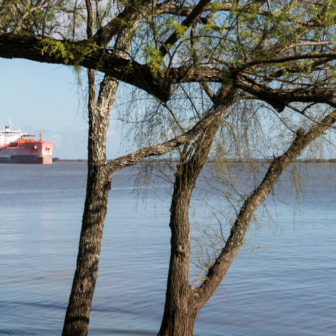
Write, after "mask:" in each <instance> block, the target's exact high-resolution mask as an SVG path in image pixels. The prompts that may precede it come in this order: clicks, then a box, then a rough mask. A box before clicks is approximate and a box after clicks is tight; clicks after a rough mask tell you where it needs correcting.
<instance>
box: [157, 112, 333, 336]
mask: <svg viewBox="0 0 336 336" xmlns="http://www.w3.org/2000/svg"><path fill="white" fill-rule="evenodd" d="M335 121H336V111H334V112H333V113H331V114H330V115H329V116H327V117H326V118H324V119H323V120H322V121H321V123H320V124H319V125H315V126H313V127H312V128H311V129H310V130H309V132H307V133H306V134H305V133H304V130H302V129H300V130H299V131H298V132H297V136H296V138H295V140H294V141H293V143H292V144H291V146H290V147H289V148H288V149H287V151H286V152H285V153H284V154H283V155H281V156H279V157H277V158H275V159H274V160H273V162H272V163H271V164H270V166H269V169H268V171H267V173H266V175H265V177H264V179H263V181H262V182H261V183H260V185H259V186H258V187H257V188H256V189H255V191H254V192H253V193H252V194H251V195H250V196H249V197H248V198H247V199H246V200H245V202H244V204H243V206H242V207H241V209H240V212H239V214H238V216H237V219H236V222H235V224H234V226H233V227H232V229H231V232H230V236H229V237H228V239H227V243H226V245H225V247H224V248H223V250H222V252H221V253H220V255H219V256H218V257H217V259H216V260H215V262H214V264H213V265H212V266H211V267H210V268H209V270H208V274H207V276H206V278H205V279H204V281H203V283H202V285H201V286H200V287H199V288H195V289H194V288H192V286H190V284H189V281H188V271H189V261H190V228H189V220H188V208H189V201H190V197H191V193H192V190H193V188H194V186H195V182H196V179H197V177H198V175H199V173H200V170H201V168H202V167H203V165H204V163H205V160H206V158H207V156H208V153H209V148H210V145H211V142H212V139H213V137H214V133H215V131H216V130H217V129H218V127H219V125H218V124H217V125H215V124H213V126H214V127H213V129H211V131H210V132H208V133H206V132H205V133H204V134H203V139H202V141H201V142H200V143H199V144H198V145H197V147H196V150H195V153H194V155H193V157H192V158H191V159H190V160H189V161H188V162H186V163H184V164H182V165H180V166H179V167H178V171H177V174H176V178H175V185H174V193H173V199H172V206H171V220H170V228H171V232H172V238H171V257H170V264H169V274H168V284H167V292H166V303H165V308H164V315H163V319H162V324H161V328H160V331H159V334H158V336H192V335H193V329H194V323H195V320H196V317H197V314H198V312H199V311H200V309H201V308H202V307H203V306H204V304H205V303H206V302H207V301H208V300H209V299H210V297H211V296H212V295H213V293H214V292H215V290H216V289H217V288H218V286H219V285H220V283H221V281H222V280H223V278H224V276H225V274H226V272H227V270H228V269H229V267H230V265H231V263H232V261H233V260H234V258H235V256H236V255H237V253H238V252H239V250H240V248H241V246H242V245H243V242H244V236H245V233H246V231H247V229H248V226H249V224H250V221H251V219H252V217H253V215H254V213H255V211H256V210H257V209H258V207H259V206H260V205H261V204H262V203H263V202H264V201H265V200H266V198H267V196H268V195H269V193H270V192H271V191H272V189H273V188H274V186H275V184H276V182H277V180H278V178H279V177H280V175H281V174H282V172H283V171H284V169H285V168H286V167H288V165H289V164H290V163H292V162H293V161H294V160H295V159H296V158H297V157H298V156H300V155H301V153H302V151H303V149H304V148H306V147H307V146H308V145H309V144H310V143H311V142H312V141H314V140H315V139H316V138H317V137H318V136H320V135H321V134H323V133H324V132H325V131H326V130H327V129H328V128H329V127H330V126H331V125H332V124H333V123H334V122H335ZM213 132H214V133H213ZM202 142H203V144H204V145H203V146H201V145H200V144H201V143H202Z"/></svg>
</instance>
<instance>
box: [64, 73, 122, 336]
mask: <svg viewBox="0 0 336 336" xmlns="http://www.w3.org/2000/svg"><path fill="white" fill-rule="evenodd" d="M88 77H89V82H90V85H89V86H90V92H89V96H90V98H89V100H90V103H89V135H88V176H87V188H86V198H85V207H84V214H83V219H82V230H81V234H80V241H79V249H78V257H77V267H76V271H75V276H74V280H73V284H72V289H71V295H70V299H69V305H68V308H67V312H66V316H65V321H64V327H63V332H62V336H70V335H71V336H77V335H78V336H86V335H87V333H88V326H89V317H90V311H91V304H92V299H93V294H94V290H95V286H96V279H97V276H98V265H99V257H100V249H101V239H102V236H103V229H104V222H105V217H106V211H107V201H108V192H109V190H110V186H111V179H110V178H109V179H105V180H104V181H103V182H102V181H101V180H100V179H99V178H97V177H98V176H99V170H100V168H101V167H102V166H103V165H105V163H106V133H107V129H108V125H109V117H110V113H111V107H112V105H113V102H114V99H115V96H116V88H117V82H116V81H114V80H113V79H111V78H108V77H105V78H104V80H103V83H102V85H101V90H100V94H99V100H98V102H97V101H96V99H95V90H94V73H93V70H89V71H88ZM104 103H105V104H104Z"/></svg>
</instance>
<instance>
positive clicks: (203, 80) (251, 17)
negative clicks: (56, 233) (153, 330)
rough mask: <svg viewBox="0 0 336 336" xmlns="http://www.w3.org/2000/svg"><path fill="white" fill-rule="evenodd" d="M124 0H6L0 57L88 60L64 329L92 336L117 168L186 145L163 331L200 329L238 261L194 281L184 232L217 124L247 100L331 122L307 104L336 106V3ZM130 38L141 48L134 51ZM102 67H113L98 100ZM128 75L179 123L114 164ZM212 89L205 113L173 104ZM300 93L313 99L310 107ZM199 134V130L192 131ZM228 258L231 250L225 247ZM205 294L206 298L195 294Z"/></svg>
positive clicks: (295, 149) (297, 148) (244, 221)
mask: <svg viewBox="0 0 336 336" xmlns="http://www.w3.org/2000/svg"><path fill="white" fill-rule="evenodd" d="M120 4H121V6H119V7H115V8H113V3H112V2H110V1H107V2H106V3H104V4H102V3H99V2H98V1H97V2H95V4H94V5H95V7H94V6H92V3H91V1H88V0H87V1H85V3H84V2H78V1H73V2H65V1H39V0H37V1H15V0H14V1H6V0H4V1H2V2H1V7H0V57H4V58H26V59H30V60H33V61H39V62H46V63H55V64H65V65H71V66H74V67H75V68H76V69H77V70H78V69H79V68H80V67H85V68H88V69H89V70H88V82H89V173H88V182H87V194H86V201H85V210H84V215H83V226H82V232H81V239H80V247H79V254H78V259H77V270H76V274H75V278H74V282H73V287H72V293H71V296H70V302H69V307H68V310H67V315H66V320H65V326H64V330H63V335H70V334H71V335H86V334H87V331H88V323H89V315H90V307H91V302H92V297H93V293H94V287H95V282H96V277H97V274H98V263H99V254H100V245H101V237H102V232H103V223H104V219H105V214H106V207H107V196H108V190H109V188H110V183H111V178H112V174H113V173H114V172H115V171H116V170H118V169H120V168H122V167H125V166H127V165H132V164H136V163H137V162H139V161H140V160H142V159H143V158H146V157H149V156H154V155H164V154H166V153H168V152H169V151H171V150H174V149H175V148H177V147H182V151H181V156H180V159H181V164H180V165H179V167H178V171H177V175H176V181H175V189H174V195H173V200H172V217H171V228H172V234H173V239H172V242H173V243H172V251H171V265H170V273H169V278H168V289H167V298H166V308H165V315H164V318H163V323H162V327H161V331H160V334H162V335H163V334H164V335H166V334H167V335H169V334H174V333H175V334H191V333H192V326H193V322H194V320H195V318H196V314H197V312H198V310H199V309H200V307H201V306H202V305H203V304H204V302H206V301H207V299H208V298H209V295H211V294H212V293H213V291H214V290H215V288H216V284H217V283H218V281H219V282H220V279H221V277H223V276H224V274H225V272H226V270H225V267H226V269H227V267H228V266H229V261H228V262H227V266H225V267H222V266H218V263H219V264H220V263H222V265H223V263H224V261H223V260H222V259H218V263H217V264H216V263H215V264H214V265H213V266H212V267H211V268H210V269H209V273H208V277H207V279H212V280H215V281H210V280H206V281H205V282H204V283H203V284H202V286H201V287H200V289H198V290H196V289H192V290H191V288H190V287H188V283H187V280H188V277H187V273H186V272H187V269H188V253H189V252H188V251H189V249H188V244H189V241H188V239H190V238H188V237H187V236H185V234H186V233H187V232H188V217H187V214H188V205H189V200H190V196H191V192H192V190H193V187H194V185H195V182H196V179H197V177H198V175H199V173H200V171H201V169H202V167H203V166H204V164H205V162H206V160H207V157H208V154H209V151H210V150H211V145H212V143H213V141H214V139H215V136H216V134H217V131H218V129H219V128H220V127H221V126H222V122H223V120H224V118H225V117H227V113H228V111H230V109H232V108H234V106H235V105H234V104H236V103H237V102H238V101H241V100H256V101H263V102H265V103H266V104H268V106H269V107H272V108H274V109H275V110H276V111H277V112H282V111H283V110H284V109H285V108H286V107H288V108H291V109H293V110H294V111H296V112H298V113H299V114H301V115H303V116H305V117H307V118H310V119H313V120H314V121H316V122H318V124H317V126H321V127H322V128H323V127H329V126H330V125H331V124H332V122H333V119H332V118H333V115H330V116H329V118H331V119H327V120H325V119H324V120H322V121H323V122H322V121H321V122H320V120H315V118H314V116H313V117H311V116H310V113H309V108H311V107H312V105H308V104H328V105H330V106H332V107H335V104H336V101H335V97H336V96H335V93H334V74H333V62H334V58H335V56H336V54H335V52H334V44H333V27H334V18H335V15H334V12H333V7H332V6H333V5H332V4H330V3H324V2H320V3H316V4H312V3H305V2H299V3H298V2H294V1H293V2H291V3H289V4H288V3H282V2H281V1H277V2H273V3H272V5H271V4H270V3H269V2H266V1H259V2H258V1H245V2H243V3H242V4H239V3H235V2H231V3H215V2H211V1H207V0H200V1H198V2H197V3H196V4H194V5H191V4H189V3H186V2H182V3H180V4H176V3H172V2H170V1H164V2H160V3H154V2H151V1H139V2H138V1H125V2H121V3H120ZM94 9H95V10H94ZM113 10H115V11H113ZM137 25H138V26H137ZM85 31H86V34H85V33H84V32H85ZM85 35H86V37H85V38H84V36H85ZM58 36H60V38H59V37H58ZM112 45H113V48H112V47H111V46H112ZM131 46H132V47H133V50H132V51H129V50H130V49H129V48H130V47H131ZM93 70H97V71H100V72H103V73H105V77H104V79H103V81H102V82H101V84H100V92H99V95H98V98H97V97H96V93H95V86H96V85H95V75H94V72H93ZM119 80H120V81H122V82H124V83H127V84H129V85H131V86H132V87H134V88H136V90H137V91H136V93H137V94H141V93H140V91H139V90H142V91H141V92H145V93H146V94H148V95H150V96H151V97H153V98H154V99H155V100H156V101H157V102H158V104H159V105H158V106H163V107H164V109H166V110H167V111H168V112H167V113H168V114H169V118H168V119H167V118H166V116H164V117H163V118H160V114H158V113H156V112H158V109H156V110H155V111H154V112H155V113H154V114H153V115H155V116H156V118H158V119H161V122H163V120H168V121H167V123H166V125H168V126H167V127H168V128H169V129H170V130H171V132H168V134H173V136H172V137H170V138H169V139H167V136H166V135H164V136H157V137H156V136H154V137H153V139H154V140H156V142H154V144H153V142H151V143H150V144H149V145H148V146H145V147H143V148H140V149H138V150H137V151H136V152H134V153H131V154H129V155H127V156H125V157H122V158H118V159H115V160H113V161H112V162H110V163H106V155H105V139H106V131H107V127H108V120H109V114H110V111H111V108H112V106H113V103H114V100H115V97H116V90H117V87H118V81H119ZM187 85H190V87H191V88H192V90H194V91H195V95H194V96H192V95H191V94H187V93H186V92H185V88H186V87H187ZM216 91H217V93H216V94H215V93H214V92H216ZM203 93H206V94H207V95H208V97H209V100H208V108H206V109H202V111H201V112H202V113H201V114H198V115H196V116H188V115H185V116H184V125H183V126H181V120H178V118H176V111H173V110H172V108H171V106H172V104H173V103H174V102H175V100H176V101H177V100H178V99H180V97H183V99H184V101H189V102H190V108H191V109H194V110H195V111H197V110H198V109H199V105H198V102H197V100H198V97H199V95H201V94H203ZM298 103H301V104H303V105H304V107H303V109H302V108H301V109H300V108H299V107H298V105H297V104H298ZM293 104H294V105H293ZM170 105H171V106H170ZM326 118H327V117H326ZM280 119H281V118H280ZM182 121H183V120H182ZM283 121H284V120H283ZM284 122H285V121H284ZM317 126H316V127H317ZM188 129H189V130H188ZM318 130H319V131H315V128H314V129H311V131H314V132H316V134H317V135H320V134H322V133H321V132H320V131H321V129H320V128H319V129H318ZM323 130H325V129H323ZM166 134H167V133H166ZM300 134H301V133H300ZM307 134H311V133H309V132H308V133H306V134H305V135H304V136H303V135H302V136H301V135H300V137H299V136H298V138H297V139H298V140H296V141H294V142H293V144H292V146H290V147H289V149H288V150H287V151H286V152H285V154H284V155H285V156H284V158H283V157H282V156H280V158H281V159H280V158H279V159H278V160H274V162H275V163H274V164H271V166H270V169H271V167H273V166H274V167H275V166H276V165H277V164H279V165H280V168H278V169H275V168H272V169H273V170H271V172H270V174H269V175H267V176H271V182H272V183H273V182H274V181H276V179H277V178H278V175H279V174H281V172H282V171H283V169H284V168H285V167H286V166H288V164H289V163H290V162H292V161H293V160H294V159H295V157H296V156H297V155H299V154H300V153H301V151H302V149H303V147H302V146H301V145H302V143H303V144H305V146H306V145H308V143H310V142H311V141H313V140H314V139H316V137H315V138H314V137H313V136H311V135H309V137H307V138H306V135H307ZM314 134H315V133H314ZM195 137H198V138H197V140H195V141H194V140H193V139H194V138H195ZM153 139H152V140H153ZM300 139H301V140H302V139H306V140H302V141H301V140H300ZM158 140H162V141H158ZM164 140H165V141H164ZM300 144H301V145H300ZM288 151H289V152H288ZM285 158H286V159H285ZM274 169H275V170H274ZM265 178H266V177H265ZM266 180H267V179H266ZM271 182H270V181H269V180H267V181H266V182H265V183H266V184H261V185H260V188H261V189H260V190H259V189H258V190H259V192H262V193H266V194H267V192H268V193H269V191H268V190H269V188H271V189H272V188H273V186H274V184H272V183H271ZM274 183H275V182H274ZM266 185H267V186H268V187H267V186H266ZM256 195H257V196H255V197H252V196H251V198H249V199H247V200H246V202H248V204H247V205H246V207H245V208H246V209H250V207H251V206H252V208H254V207H256V206H259V205H260V204H258V202H257V201H255V199H258V200H259V201H260V200H261V201H262V198H260V197H259V196H258V194H256ZM253 199H254V201H253ZM253 202H254V203H253ZM245 208H244V206H243V208H242V209H243V210H244V209H245ZM247 212H249V215H248V216H247V217H246V216H245V215H244V216H245V217H244V216H243V214H242V217H238V218H237V223H236V225H235V227H241V226H242V233H237V232H238V231H236V230H233V231H232V235H233V238H232V239H231V240H230V238H229V240H230V241H233V242H234V244H233V245H234V246H235V249H234V250H232V248H230V246H228V247H227V248H226V249H225V248H224V250H225V251H228V252H225V253H229V255H230V258H231V257H234V255H235V253H237V251H238V249H239V248H238V247H240V246H241V243H242V239H243V236H244V228H245V231H246V227H247V225H248V222H249V220H250V217H249V216H250V215H251V216H252V215H253V211H250V210H249V211H245V212H244V213H247ZM240 218H241V219H240ZM181 227H183V228H184V231H183V232H182V231H181V230H180V229H179V228H181ZM181 232H182V233H181ZM237 234H238V236H237ZM181 246H182V250H181ZM224 250H223V251H224ZM230 251H231V252H230ZM223 253H224V252H223ZM225 253H224V254H225ZM184 256H185V257H184ZM223 258H224V259H225V258H226V259H227V254H225V256H224V257H223ZM230 258H229V259H230ZM229 259H227V260H229ZM231 261H232V260H231ZM224 264H225V263H224ZM216 265H217V266H216ZM218 269H219V271H218ZM212 274H214V275H212ZM176 279H179V281H178V282H176ZM175 284H177V285H176V286H175ZM217 286H218V284H217ZM181 291H182V292H181ZM202 291H203V293H202ZM181 293H182V294H181ZM201 294H202V295H201ZM196 296H200V297H201V296H202V298H198V299H197V300H196V299H195V297H196ZM196 301H197V302H196ZM181 302H182V303H181ZM178 303H179V304H180V303H181V304H182V306H181V307H179V306H178V305H177V304H178ZM182 320H183V321H188V323H186V329H185V330H183V328H182V326H181V323H177V324H175V322H174V321H176V322H178V321H182Z"/></svg>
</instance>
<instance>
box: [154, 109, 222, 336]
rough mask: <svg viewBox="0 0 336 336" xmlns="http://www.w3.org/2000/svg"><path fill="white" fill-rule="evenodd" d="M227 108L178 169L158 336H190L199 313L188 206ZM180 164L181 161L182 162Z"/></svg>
mask: <svg viewBox="0 0 336 336" xmlns="http://www.w3.org/2000/svg"><path fill="white" fill-rule="evenodd" d="M225 112H226V108H225V107H223V110H222V113H221V115H220V116H219V117H217V118H216V119H215V120H214V121H213V123H212V124H211V125H210V126H209V127H208V128H207V129H206V130H205V131H204V132H203V133H202V134H201V135H200V137H199V139H198V140H197V141H196V146H195V151H194V154H193V156H192V157H191V158H190V159H189V160H188V161H187V162H185V163H181V164H180V165H179V166H178V169H177V173H176V177H175V183H174V192H173V197H172V204H171V208H170V212H171V215H170V224H169V226H170V229H171V254H170V264H169V273H168V283H167V292H166V303H165V308H164V314H163V319H162V324H161V328H160V332H159V335H160V336H173V335H174V336H176V335H178V336H192V335H193V330H194V324H195V320H196V316H197V313H198V310H199V309H198V306H197V298H196V297H195V294H194V289H193V288H192V286H190V284H189V262H190V237H191V232H190V225H189V216H188V211H189V203H190V198H191V194H192V191H193V189H194V187H195V183H196V180H197V178H198V176H199V174H200V172H201V170H202V168H203V166H204V164H205V162H206V159H207V157H208V155H209V151H210V147H211V144H212V141H213V139H214V137H215V135H216V132H217V130H218V128H219V126H220V125H221V123H222V120H223V118H224V116H225ZM182 160H183V158H182Z"/></svg>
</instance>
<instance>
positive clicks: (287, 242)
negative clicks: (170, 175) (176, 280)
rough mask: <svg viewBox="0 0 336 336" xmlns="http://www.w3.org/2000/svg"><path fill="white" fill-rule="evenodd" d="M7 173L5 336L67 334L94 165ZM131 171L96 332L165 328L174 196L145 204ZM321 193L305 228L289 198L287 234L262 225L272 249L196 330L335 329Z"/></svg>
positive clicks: (241, 269) (331, 198)
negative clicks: (66, 318)
mask: <svg viewBox="0 0 336 336" xmlns="http://www.w3.org/2000/svg"><path fill="white" fill-rule="evenodd" d="M0 171H1V173H0V223H1V225H0V257H1V259H0V260H1V261H0V267H1V278H0V335H20V336H22V335H32V334H35V335H46V336H47V335H60V332H61V328H62V323H63V318H64V314H65V309H66V305H67V300H68V295H69V293H70V288H71V282H72V276H73V274H74V269H75V262H76V254H77V248H78V239H79V233H80V226H81V217H82V211H83V204H84V196H85V182H86V164H85V163H57V164H54V165H52V166H30V165H0ZM133 175H134V170H132V169H125V170H123V171H121V172H119V173H118V174H117V175H116V176H115V177H114V178H113V184H112V190H111V193H110V198H109V207H108V216H107V219H106V225H105V230H104V237H103V244H102V255H101V258H100V269H99V277H98V281H97V290H96V293H95V296H94V302H93V310H92V315H91V321H90V331H89V335H92V336H94V335H102V336H103V335H112V334H113V335H155V334H156V333H157V332H158V330H159V326H160V322H161V318H162V313H163V305H164V299H165V285H166V278H167V271H168V259H169V248H170V247H169V241H170V232H169V227H168V220H169V198H164V197H165V194H164V193H163V191H162V194H161V197H162V198H163V202H162V203H158V202H157V201H156V200H155V197H154V195H152V196H151V195H150V193H148V199H147V203H146V206H143V203H142V202H141V201H139V202H137V198H136V195H135V194H134V193H132V189H133V188H132V186H133V182H134V181H133V179H132V178H131V179H129V177H132V176H133ZM333 183H334V181H333ZM323 192H325V191H323ZM323 192H322V191H320V193H321V197H320V198H321V200H320V199H319V197H317V198H316V197H315V195H314V197H312V196H311V193H309V191H308V192H307V198H306V201H303V202H302V204H301V213H302V216H297V217H295V225H294V223H293V218H294V217H293V213H292V212H291V211H290V210H288V208H287V207H286V206H285V205H282V204H278V205H277V206H276V207H275V206H273V205H272V204H270V207H269V211H271V212H273V215H274V216H276V213H275V211H277V216H276V217H277V220H278V223H279V224H280V225H281V227H282V233H281V234H279V235H276V236H274V235H273V233H272V232H271V231H270V230H269V229H267V228H265V229H263V231H261V235H260V241H259V242H258V243H259V244H260V245H265V244H268V245H269V252H265V251H262V250H260V251H255V252H242V253H241V254H240V255H239V256H238V257H237V259H236V260H235V261H234V263H233V265H232V266H231V268H230V269H229V271H228V274H227V276H226V277H225V280H224V281H223V283H222V286H221V288H220V289H219V290H218V291H217V292H216V293H215V295H214V296H213V297H212V298H211V300H210V301H209V302H208V303H207V304H206V305H205V307H204V308H203V309H202V311H201V313H200V315H199V318H198V320H197V323H196V327H195V335H228V336H240V335H250V336H254V335H255V336H263V335H265V336H269V335H276V336H277V335H279V336H280V335H286V336H288V335H314V336H315V335H319V336H331V335H334V334H335V333H336V322H335V316H336V300H335V298H336V285H335V278H336V268H335V264H336V263H335V262H336V253H335V252H336V247H335V246H336V244H335V243H336V226H335V221H334V219H335V207H331V206H330V205H328V204H333V203H334V202H335V193H334V191H333V189H332V188H331V189H330V190H329V191H327V198H328V202H325V201H323V200H324V199H325V195H324V194H323ZM322 194H323V195H322ZM159 196H160V195H159ZM317 196H318V195H317ZM290 201H291V200H290ZM293 201H294V197H293ZM313 201H314V202H313ZM136 205H137V207H136Z"/></svg>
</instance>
